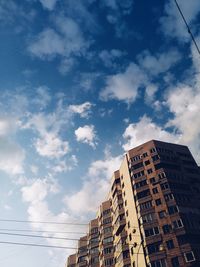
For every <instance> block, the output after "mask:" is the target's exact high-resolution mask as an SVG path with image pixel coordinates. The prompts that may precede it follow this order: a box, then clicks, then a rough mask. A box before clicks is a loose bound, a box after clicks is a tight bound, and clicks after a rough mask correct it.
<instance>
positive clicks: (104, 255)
mask: <svg viewBox="0 0 200 267" xmlns="http://www.w3.org/2000/svg"><path fill="white" fill-rule="evenodd" d="M99 226H100V266H101V267H108V266H114V265H115V262H114V244H113V228H112V206H111V200H108V201H105V202H103V203H102V204H101V206H100V209H99Z"/></svg>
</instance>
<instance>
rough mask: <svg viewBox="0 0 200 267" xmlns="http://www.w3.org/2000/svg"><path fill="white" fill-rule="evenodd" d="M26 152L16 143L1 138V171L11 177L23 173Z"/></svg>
mask: <svg viewBox="0 0 200 267" xmlns="http://www.w3.org/2000/svg"><path fill="white" fill-rule="evenodd" d="M24 159H25V151H24V150H23V149H22V148H21V147H20V146H19V145H18V144H16V143H14V142H12V141H10V140H8V139H7V138H5V137H0V170H2V171H4V172H6V173H8V174H9V175H16V174H20V173H23V171H24V170H23V163H24Z"/></svg>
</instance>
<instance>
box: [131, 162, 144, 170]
mask: <svg viewBox="0 0 200 267" xmlns="http://www.w3.org/2000/svg"><path fill="white" fill-rule="evenodd" d="M142 167H143V162H140V163H137V164H135V165H133V166H132V167H131V170H137V169H139V168H142Z"/></svg>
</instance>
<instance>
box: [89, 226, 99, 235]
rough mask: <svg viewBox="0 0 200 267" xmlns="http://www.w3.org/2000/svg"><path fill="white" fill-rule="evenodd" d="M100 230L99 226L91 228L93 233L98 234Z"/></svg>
mask: <svg viewBox="0 0 200 267" xmlns="http://www.w3.org/2000/svg"><path fill="white" fill-rule="evenodd" d="M98 231H99V229H98V227H94V228H92V229H91V234H96V233H98Z"/></svg>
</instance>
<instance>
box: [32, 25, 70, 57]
mask: <svg viewBox="0 0 200 267" xmlns="http://www.w3.org/2000/svg"><path fill="white" fill-rule="evenodd" d="M28 50H29V51H30V52H31V53H32V54H33V55H35V56H37V57H39V58H41V59H53V58H54V57H55V56H56V55H63V54H65V48H64V42H63V39H62V37H61V36H60V35H59V34H58V33H56V32H55V31H54V30H52V29H50V28H47V29H45V30H43V31H42V32H41V33H40V34H39V35H38V36H37V37H36V38H35V40H34V41H33V43H31V44H30V46H29V47H28Z"/></svg>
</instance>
